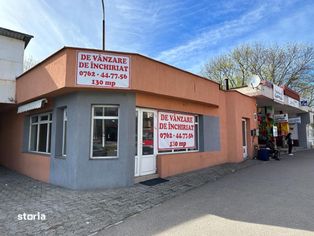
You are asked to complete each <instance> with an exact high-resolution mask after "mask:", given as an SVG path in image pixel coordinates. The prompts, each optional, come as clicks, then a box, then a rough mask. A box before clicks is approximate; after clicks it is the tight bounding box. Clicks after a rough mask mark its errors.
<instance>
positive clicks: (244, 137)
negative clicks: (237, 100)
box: [242, 119, 247, 159]
mask: <svg viewBox="0 0 314 236" xmlns="http://www.w3.org/2000/svg"><path fill="white" fill-rule="evenodd" d="M242 149H243V158H244V159H245V158H247V129H246V120H245V119H242Z"/></svg>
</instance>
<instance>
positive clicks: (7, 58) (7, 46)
mask: <svg viewBox="0 0 314 236" xmlns="http://www.w3.org/2000/svg"><path fill="white" fill-rule="evenodd" d="M24 45H25V43H24V41H22V40H17V39H12V38H8V37H5V36H1V35H0V103H14V100H15V78H16V77H17V76H18V75H20V74H22V72H23V59H24ZM12 98H13V100H12Z"/></svg>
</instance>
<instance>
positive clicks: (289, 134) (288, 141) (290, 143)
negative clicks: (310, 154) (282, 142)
mask: <svg viewBox="0 0 314 236" xmlns="http://www.w3.org/2000/svg"><path fill="white" fill-rule="evenodd" d="M286 140H287V143H288V148H289V149H288V153H289V155H290V156H293V153H292V138H291V133H288V134H287V137H286Z"/></svg>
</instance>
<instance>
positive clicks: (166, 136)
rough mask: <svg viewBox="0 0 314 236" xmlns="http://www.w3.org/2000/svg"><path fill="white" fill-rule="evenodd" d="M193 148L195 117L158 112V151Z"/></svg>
mask: <svg viewBox="0 0 314 236" xmlns="http://www.w3.org/2000/svg"><path fill="white" fill-rule="evenodd" d="M194 147H195V117H194V116H193V115H186V114H179V113H172V112H158V149H159V150H169V149H184V148H194Z"/></svg>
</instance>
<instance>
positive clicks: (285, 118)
mask: <svg viewBox="0 0 314 236" xmlns="http://www.w3.org/2000/svg"><path fill="white" fill-rule="evenodd" d="M274 120H275V121H276V122H277V123H282V122H288V114H275V115H274Z"/></svg>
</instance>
